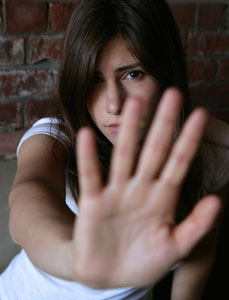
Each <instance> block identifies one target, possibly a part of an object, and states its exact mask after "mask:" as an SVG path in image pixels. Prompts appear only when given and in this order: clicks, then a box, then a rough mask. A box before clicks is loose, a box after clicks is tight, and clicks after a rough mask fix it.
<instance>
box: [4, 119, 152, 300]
mask: <svg viewBox="0 0 229 300" xmlns="http://www.w3.org/2000/svg"><path fill="white" fill-rule="evenodd" d="M58 125H59V121H58V120H56V119H51V118H44V119H41V120H39V121H37V122H36V123H35V124H34V125H33V127H32V128H30V129H29V130H28V131H27V132H26V133H25V135H24V136H23V137H22V139H21V141H20V143H19V145H18V149H17V153H18V150H19V148H20V146H21V144H22V143H23V142H24V141H25V140H26V139H28V138H29V137H31V136H33V135H35V134H46V135H50V136H52V137H54V138H56V139H58V140H59V141H60V142H61V143H63V144H64V143H67V142H68V138H67V137H66V136H65V135H64V134H63V133H62V132H60V130H59V126H58ZM66 204H67V206H68V207H69V208H70V209H71V211H72V212H73V213H74V214H76V215H78V209H77V205H76V203H75V201H74V199H73V197H72V195H71V191H70V188H69V184H68V182H67V181H66ZM151 290H152V288H142V289H139V288H135V287H127V288H119V289H107V290H95V289H91V288H88V287H87V286H85V285H82V284H80V283H77V282H72V281H66V280H63V279H60V278H57V277H53V276H51V275H49V274H47V273H45V272H43V271H42V270H41V269H39V268H37V267H36V266H34V265H33V264H32V262H31V261H30V259H29V258H28V256H27V254H26V253H25V251H24V250H21V252H20V253H19V254H18V255H17V256H15V257H14V259H13V260H12V261H11V263H10V264H9V266H8V267H7V269H6V270H5V271H4V272H3V273H2V274H1V276H0V300H123V299H131V300H139V299H142V300H143V299H144V300H151V299H152V297H151Z"/></svg>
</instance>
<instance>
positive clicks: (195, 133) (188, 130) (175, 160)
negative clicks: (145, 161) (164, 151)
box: [161, 109, 208, 186]
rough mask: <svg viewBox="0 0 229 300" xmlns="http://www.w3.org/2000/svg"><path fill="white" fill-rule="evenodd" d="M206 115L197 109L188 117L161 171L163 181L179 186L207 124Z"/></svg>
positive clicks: (203, 111) (202, 110)
mask: <svg viewBox="0 0 229 300" xmlns="http://www.w3.org/2000/svg"><path fill="white" fill-rule="evenodd" d="M207 119H208V115H207V112H206V111H205V110H204V109H198V110H196V111H195V112H194V113H192V115H191V116H190V117H189V119H188V120H187V122H186V123H185V126H184V128H183V130H182V132H181V134H180V136H179V138H178V140H177V141H176V143H175V145H174V146H173V149H172V151H171V154H170V156H169V159H168V161H167V162H166V165H165V167H164V169H163V171H162V173H161V178H162V180H163V181H165V182H167V183H168V184H169V185H171V186H180V185H181V183H182V181H183V180H184V178H185V175H186V173H187V172H188V169H189V167H190V164H191V161H192V160H193V158H194V156H195V154H196V152H197V150H198V147H199V144H200V141H201V139H202V137H203V134H204V130H205V127H206V124H207Z"/></svg>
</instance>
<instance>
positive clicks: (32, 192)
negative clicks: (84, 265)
mask: <svg viewBox="0 0 229 300" xmlns="http://www.w3.org/2000/svg"><path fill="white" fill-rule="evenodd" d="M54 143H57V144H56V145H55V157H54V155H53V153H54V152H53V145H54ZM65 155H66V154H65V149H64V147H63V146H62V145H61V144H60V143H58V142H56V141H55V140H54V139H53V138H52V137H49V136H46V135H35V136H32V137H30V138H29V139H28V140H26V141H25V142H24V143H23V144H22V145H21V148H20V150H19V155H18V169H17V172H16V177H15V180H14V184H13V188H12V191H11V193H10V197H9V204H10V232H11V235H12V237H13V239H14V241H15V242H16V243H17V244H19V245H20V246H21V247H22V248H24V249H25V251H26V252H27V254H28V256H29V257H30V259H31V261H32V262H33V263H34V264H35V265H37V266H38V267H40V268H41V269H42V270H44V271H46V272H48V273H50V274H52V275H56V276H59V277H64V278H69V279H70V278H71V274H69V273H70V270H71V268H69V266H68V264H67V261H68V258H67V255H66V252H65V251H66V248H67V247H68V246H67V245H68V243H69V241H71V238H72V228H73V222H74V216H73V214H72V213H71V212H70V210H69V209H68V208H67V207H66V204H65V178H64V164H65Z"/></svg>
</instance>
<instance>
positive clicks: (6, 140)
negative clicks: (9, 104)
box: [0, 130, 25, 156]
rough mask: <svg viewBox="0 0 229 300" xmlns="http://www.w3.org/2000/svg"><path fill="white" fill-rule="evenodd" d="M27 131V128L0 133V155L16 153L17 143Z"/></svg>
mask: <svg viewBox="0 0 229 300" xmlns="http://www.w3.org/2000/svg"><path fill="white" fill-rule="evenodd" d="M24 133H25V130H20V131H15V132H8V133H2V134H0V156H2V155H6V154H15V153H16V149H17V145H18V143H19V141H20V139H21V137H22V135H23V134H24Z"/></svg>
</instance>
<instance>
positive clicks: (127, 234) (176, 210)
mask: <svg viewBox="0 0 229 300" xmlns="http://www.w3.org/2000/svg"><path fill="white" fill-rule="evenodd" d="M169 87H173V88H169ZM54 105H55V107H56V113H55V116H54V118H45V119H42V120H40V121H38V122H36V123H35V124H34V126H33V127H32V128H31V129H30V130H29V131H28V132H27V133H26V134H25V136H24V137H23V138H22V140H21V142H20V144H19V146H18V170H17V173H16V177H15V181H14V185H13V188H12V192H11V194H10V198H9V203H10V232H11V234H12V238H13V239H14V241H15V242H16V243H18V244H19V245H21V246H22V249H23V250H22V251H21V252H20V253H19V254H18V255H17V256H16V257H15V258H14V259H13V261H12V262H11V263H10V265H9V266H8V268H7V269H6V270H5V272H4V273H3V274H2V275H1V277H0V297H1V300H6V299H7V300H15V299H20V300H27V299H29V300H31V299H33V300H52V299H53V300H54V299H55V300H58V299H60V300H63V299H64V300H68V299H69V300H70V299H71V300H73V299H77V300H81V299H82V300H87V299H93V300H94V299H97V300H103V299H132V300H134V299H152V287H153V285H154V284H155V283H156V282H157V281H158V280H159V279H160V278H162V277H163V276H164V275H165V274H166V273H167V272H168V271H169V270H170V269H172V268H176V271H175V276H174V283H173V288H172V295H171V299H175V300H179V299H182V300H187V299H190V300H191V299H195V300H197V299H200V297H201V293H202V290H203V287H204V283H205V281H206V279H207V276H208V273H209V271H210V269H211V265H212V262H213V258H214V249H215V246H214V245H215V234H214V232H215V231H214V230H212V231H211V234H209V235H208V236H207V238H205V240H202V239H203V237H204V236H205V235H206V234H207V233H208V232H209V231H210V229H211V228H212V227H213V225H214V224H215V222H216V220H217V216H218V213H219V211H220V208H221V203H220V200H219V198H218V197H217V196H204V194H206V189H210V188H211V190H215V187H216V184H218V183H219V180H218V178H219V177H217V178H216V177H215V176H214V174H213V176H212V175H211V171H212V170H211V168H210V170H208V172H207V173H208V176H206V175H205V170H206V166H209V165H208V163H207V161H206V159H207V160H208V159H211V160H213V161H214V162H216V163H217V161H216V160H217V157H218V156H214V155H213V154H211V155H210V156H209V153H210V152H208V146H206V145H207V142H205V144H204V142H203V146H202V148H201V149H203V151H202V150H201V151H200V152H198V150H197V149H198V146H199V144H200V141H201V139H202V137H203V135H204V129H205V127H206V123H207V113H206V112H205V110H203V109H198V110H196V111H195V112H193V113H192V114H190V98H189V92H188V84H187V79H186V73H185V62H184V58H183V51H182V46H181V43H180V40H179V37H178V33H177V29H176V26H175V23H174V20H173V18H172V16H171V13H170V11H169V9H168V6H167V4H166V2H165V1H162V0H160V1H158V0H125V1H124V0H82V1H80V2H79V3H78V4H77V6H76V9H75V11H74V13H73V15H72V17H71V20H70V23H69V26H68V28H67V31H66V36H65V42H64V49H63V55H62V60H61V66H60V72H59V81H58V95H57V102H56V103H55V104H54ZM189 115H190V116H189ZM188 116H189V118H188ZM152 119H153V123H152V122H151V120H152ZM186 120H187V121H186ZM212 122H213V123H214V121H212ZM151 123H152V124H151ZM184 123H185V125H184ZM220 124H221V123H220ZM183 125H184V127H183ZM213 125H214V124H213ZM85 126H86V128H85ZM221 126H223V128H222V130H223V131H224V132H226V131H228V128H227V126H226V125H224V124H221ZM82 127H84V128H83V129H81V128H82ZM181 127H183V129H182V130H181ZM213 127H214V126H213ZM146 133H147V134H146ZM211 133H212V130H210V134H209V130H208V129H207V133H206V140H208V141H209V140H210V141H212V140H214V137H212V136H211ZM77 134H78V136H77V142H76V135H77ZM76 144H77V147H76V146H75V145H76ZM96 144H97V146H96ZM216 144H217V143H216ZM113 145H115V147H114V151H113V154H112V155H111V152H112V146H113ZM96 147H97V149H98V150H96ZM76 148H77V149H76ZM225 149H226V148H225ZM97 151H98V152H97ZM220 151H221V150H220V148H219V147H218V148H217V153H219V152H220ZM76 152H77V154H76ZM197 152H198V154H197V155H196V153H197ZM203 152H204V153H203ZM205 153H206V155H205ZM201 157H205V160H201ZM209 157H210V158H209ZM220 157H221V158H223V163H224V166H226V165H227V166H228V151H227V152H226V151H225V153H224V152H222V151H221V152H220ZM202 161H203V164H202V163H201V162H202ZM191 162H192V163H191ZM206 164H207V165H206ZM190 167H191V169H190V171H188V169H189V168H190ZM221 170H222V169H221ZM226 170H228V168H227V169H226ZM202 173H203V176H202ZM209 174H210V177H209ZM225 174H226V175H228V174H227V171H226V173H225ZM218 175H219V176H220V178H221V175H222V172H221V173H220V174H218ZM226 182H227V178H226V176H224V179H223V180H221V182H220V183H219V184H218V185H217V189H221V188H222V187H223V186H225V185H226ZM209 183H210V184H209ZM200 198H202V199H201V200H199V199H200ZM178 199H180V200H179V203H178ZM198 200H199V201H198ZM197 201H198V203H197ZM196 203H197V204H196ZM193 207H194V208H193ZM197 244H198V245H197ZM196 245H197V246H196ZM195 246H196V248H195V249H194V247H195ZM193 249H194V250H193Z"/></svg>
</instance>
